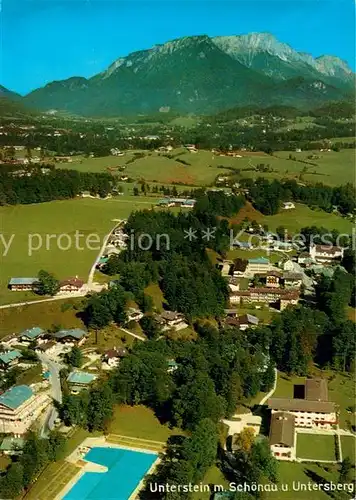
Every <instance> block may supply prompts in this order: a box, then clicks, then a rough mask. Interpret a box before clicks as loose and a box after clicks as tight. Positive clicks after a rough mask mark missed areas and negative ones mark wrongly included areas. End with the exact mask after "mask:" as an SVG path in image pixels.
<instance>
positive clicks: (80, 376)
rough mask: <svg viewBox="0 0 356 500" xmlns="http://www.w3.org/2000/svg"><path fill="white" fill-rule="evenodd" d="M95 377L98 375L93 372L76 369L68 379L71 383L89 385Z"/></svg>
mask: <svg viewBox="0 0 356 500" xmlns="http://www.w3.org/2000/svg"><path fill="white" fill-rule="evenodd" d="M95 379H96V376H95V375H93V374H92V373H87V372H78V371H75V372H72V373H70V374H69V375H68V378H67V381H68V382H69V383H71V384H83V385H89V384H90V383H91V382H93V380H95Z"/></svg>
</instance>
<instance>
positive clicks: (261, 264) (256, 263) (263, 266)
mask: <svg viewBox="0 0 356 500" xmlns="http://www.w3.org/2000/svg"><path fill="white" fill-rule="evenodd" d="M270 267H271V265H270V261H269V259H266V258H265V257H257V258H255V259H248V261H247V267H246V271H245V274H246V275H253V276H254V275H255V274H257V273H266V272H267V271H269V270H270Z"/></svg>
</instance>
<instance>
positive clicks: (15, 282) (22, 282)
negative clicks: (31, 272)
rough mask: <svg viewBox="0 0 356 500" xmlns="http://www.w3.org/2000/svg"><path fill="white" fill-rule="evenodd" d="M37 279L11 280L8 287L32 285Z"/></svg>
mask: <svg viewBox="0 0 356 500" xmlns="http://www.w3.org/2000/svg"><path fill="white" fill-rule="evenodd" d="M37 282H38V278H11V279H10V281H9V285H34V284H35V283H37Z"/></svg>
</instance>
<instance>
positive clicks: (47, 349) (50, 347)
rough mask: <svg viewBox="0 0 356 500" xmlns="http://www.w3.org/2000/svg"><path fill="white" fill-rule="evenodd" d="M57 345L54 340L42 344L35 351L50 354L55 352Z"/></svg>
mask: <svg viewBox="0 0 356 500" xmlns="http://www.w3.org/2000/svg"><path fill="white" fill-rule="evenodd" d="M56 345H57V343H56V342H55V341H54V340H51V341H49V342H44V343H43V344H41V345H39V346H37V347H36V351H38V352H43V353H46V354H51V353H53V352H54V351H55V349H56Z"/></svg>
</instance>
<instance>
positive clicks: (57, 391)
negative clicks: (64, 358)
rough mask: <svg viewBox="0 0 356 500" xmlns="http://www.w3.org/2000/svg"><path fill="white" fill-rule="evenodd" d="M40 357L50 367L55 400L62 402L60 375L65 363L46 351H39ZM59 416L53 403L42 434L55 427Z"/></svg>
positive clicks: (52, 392) (44, 434)
mask: <svg viewBox="0 0 356 500" xmlns="http://www.w3.org/2000/svg"><path fill="white" fill-rule="evenodd" d="M38 357H39V359H40V361H41V363H42V364H44V365H46V366H47V367H48V370H49V372H50V379H49V381H50V384H51V396H52V399H53V400H54V401H58V403H61V402H62V388H61V381H60V377H59V372H60V370H61V369H62V368H63V365H61V364H60V363H57V362H56V361H53V360H52V359H50V358H49V357H48V356H47V355H46V354H44V353H39V354H38ZM56 418H58V411H57V409H56V408H55V407H54V405H53V404H52V405H51V409H50V410H49V413H48V416H47V418H46V421H45V424H44V426H43V428H42V431H41V435H42V436H46V434H47V432H48V430H52V429H53V427H54V422H55V420H56Z"/></svg>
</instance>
